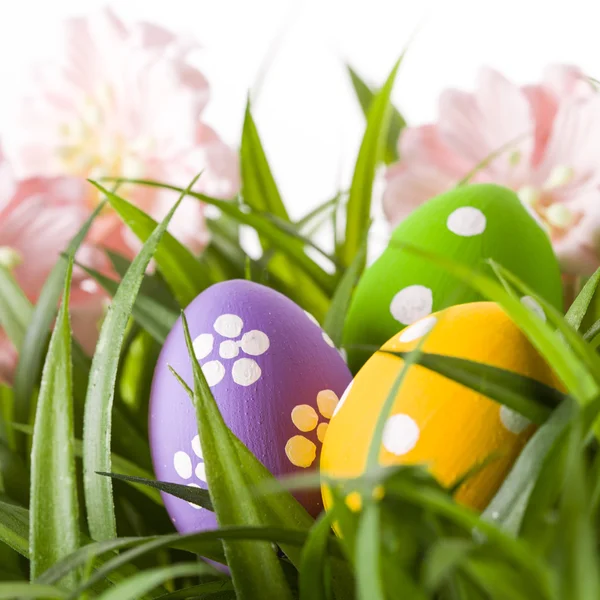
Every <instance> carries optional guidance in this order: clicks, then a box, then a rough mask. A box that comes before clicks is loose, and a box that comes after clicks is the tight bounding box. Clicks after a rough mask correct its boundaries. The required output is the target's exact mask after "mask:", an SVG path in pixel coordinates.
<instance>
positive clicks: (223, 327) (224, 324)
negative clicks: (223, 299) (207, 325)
mask: <svg viewBox="0 0 600 600" xmlns="http://www.w3.org/2000/svg"><path fill="white" fill-rule="evenodd" d="M213 327H214V328H215V331H216V332H217V333H219V334H221V335H222V336H223V337H228V338H234V337H237V336H238V335H240V333H242V328H243V327H244V322H243V321H242V319H241V318H240V317H238V316H237V315H229V314H227V315H221V316H220V317H217V320H216V321H215V323H214V325H213Z"/></svg>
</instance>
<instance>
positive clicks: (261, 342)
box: [240, 329, 270, 356]
mask: <svg viewBox="0 0 600 600" xmlns="http://www.w3.org/2000/svg"><path fill="white" fill-rule="evenodd" d="M269 345H270V342H269V337H268V336H267V334H266V333H263V332H262V331H258V329H253V330H252V331H248V332H246V333H245V334H244V335H243V336H242V340H241V341H240V346H241V348H242V350H243V351H244V352H245V353H246V354H250V356H260V355H261V354H264V353H265V352H266V351H267V350H268V349H269Z"/></svg>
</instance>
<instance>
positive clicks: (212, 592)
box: [158, 579, 235, 600]
mask: <svg viewBox="0 0 600 600" xmlns="http://www.w3.org/2000/svg"><path fill="white" fill-rule="evenodd" d="M232 590H233V586H232V584H231V580H230V579H222V580H216V581H208V582H206V583H200V584H199V585H193V586H190V587H186V588H183V589H181V590H177V591H175V592H171V593H169V594H163V595H162V596H159V597H158V600H189V599H190V598H196V599H202V600H204V599H206V600H209V599H210V600H225V599H224V598H220V597H219V592H221V593H223V592H232ZM232 593H234V594H235V592H232ZM221 595H222V594H221ZM233 598H235V595H234V596H233Z"/></svg>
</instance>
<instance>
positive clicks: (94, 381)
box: [83, 196, 183, 540]
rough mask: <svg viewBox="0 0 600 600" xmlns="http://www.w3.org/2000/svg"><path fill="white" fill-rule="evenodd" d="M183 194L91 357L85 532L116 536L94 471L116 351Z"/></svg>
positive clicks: (106, 459) (102, 461)
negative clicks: (152, 259)
mask: <svg viewBox="0 0 600 600" xmlns="http://www.w3.org/2000/svg"><path fill="white" fill-rule="evenodd" d="M182 199H183V196H182V197H181V198H180V199H179V200H178V201H177V203H176V204H174V205H173V207H172V208H171V210H170V211H169V213H168V214H167V216H166V217H165V219H164V220H163V222H162V223H161V224H160V225H159V226H157V227H156V229H155V230H154V231H153V233H152V234H151V235H150V237H149V238H148V239H147V241H146V242H145V244H144V246H143V247H142V250H141V251H140V253H139V254H138V255H137V257H136V258H135V260H134V261H133V262H132V263H131V267H130V268H129V270H128V271H127V274H126V275H125V277H124V278H123V281H122V282H121V285H120V286H119V290H118V291H117V293H116V294H115V297H114V299H113V302H112V305H111V307H110V310H109V312H108V314H107V316H106V319H105V320H104V323H103V325H102V330H101V331H100V337H99V339H98V344H97V346H96V353H95V355H94V358H93V361H92V368H91V371H90V378H89V384H88V393H87V397H86V402H85V414H84V427H83V467H84V490H85V501H86V508H87V517H88V525H89V529H90V534H91V536H92V538H93V539H95V540H103V539H109V538H113V537H116V522H115V512H114V505H113V494H112V482H111V480H110V479H108V478H104V477H99V476H97V475H96V474H95V473H96V471H104V472H110V471H111V450H110V447H111V413H112V405H113V401H114V393H115V383H116V378H117V369H118V365H119V358H120V351H121V346H122V344H123V340H124V338H125V330H126V327H127V322H128V320H129V316H130V314H131V311H132V309H133V305H134V302H135V299H136V297H137V294H138V291H139V288H140V285H141V282H142V279H143V276H144V272H145V271H146V268H147V266H148V263H149V262H150V260H151V258H152V256H153V255H154V253H155V252H156V249H157V247H158V244H159V242H160V240H161V237H162V235H163V234H164V232H165V231H166V229H167V226H168V224H169V221H170V220H171V217H172V216H173V214H174V213H175V210H176V209H177V207H178V206H179V204H180V203H181V200H182Z"/></svg>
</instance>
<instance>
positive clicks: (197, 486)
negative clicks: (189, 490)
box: [187, 483, 202, 510]
mask: <svg viewBox="0 0 600 600" xmlns="http://www.w3.org/2000/svg"><path fill="white" fill-rule="evenodd" d="M187 485H188V487H193V488H198V489H202V488H201V487H200V486H199V485H198V484H196V483H188V484H187ZM188 504H189V505H190V506H191V507H192V508H195V509H196V510H200V509H201V508H202V507H201V506H198V505H197V504H194V503H193V502H188Z"/></svg>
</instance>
